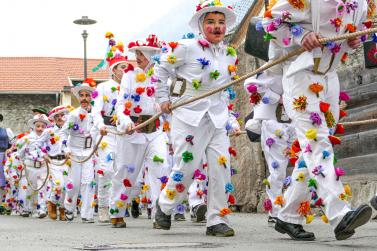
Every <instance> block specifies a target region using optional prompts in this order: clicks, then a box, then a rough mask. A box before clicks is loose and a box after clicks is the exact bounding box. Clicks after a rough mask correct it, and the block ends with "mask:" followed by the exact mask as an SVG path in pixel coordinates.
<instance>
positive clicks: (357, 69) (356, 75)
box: [338, 65, 377, 90]
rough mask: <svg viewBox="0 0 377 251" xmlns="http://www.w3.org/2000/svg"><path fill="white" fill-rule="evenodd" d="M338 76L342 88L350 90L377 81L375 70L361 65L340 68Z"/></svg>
mask: <svg viewBox="0 0 377 251" xmlns="http://www.w3.org/2000/svg"><path fill="white" fill-rule="evenodd" d="M338 76H339V81H340V85H341V89H342V90H351V89H352V88H358V87H360V86H363V85H368V84H370V83H375V82H377V71H376V70H375V69H365V68H364V67H363V65H359V66H354V67H347V68H345V69H341V70H339V71H338Z"/></svg>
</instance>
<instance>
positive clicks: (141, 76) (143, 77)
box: [136, 73, 147, 83]
mask: <svg viewBox="0 0 377 251" xmlns="http://www.w3.org/2000/svg"><path fill="white" fill-rule="evenodd" d="M146 79H147V75H145V73H137V74H136V82H138V83H142V82H144V81H145V80H146Z"/></svg>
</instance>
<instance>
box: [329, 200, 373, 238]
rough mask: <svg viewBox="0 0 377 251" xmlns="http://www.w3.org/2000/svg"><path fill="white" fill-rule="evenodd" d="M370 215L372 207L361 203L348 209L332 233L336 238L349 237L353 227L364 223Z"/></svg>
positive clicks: (352, 232)
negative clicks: (355, 207) (354, 208)
mask: <svg viewBox="0 0 377 251" xmlns="http://www.w3.org/2000/svg"><path fill="white" fill-rule="evenodd" d="M371 216H372V208H371V207H370V206H368V205H361V206H359V207H358V208H357V209H356V210H353V211H349V212H348V213H347V214H346V215H345V216H344V217H343V219H342V220H341V221H340V222H339V224H338V226H336V228H335V230H334V233H335V238H336V239H337V240H345V239H348V238H350V237H351V236H352V235H353V234H354V233H355V229H356V228H358V227H360V226H362V225H364V224H366V223H367V222H368V221H369V220H370V217H371Z"/></svg>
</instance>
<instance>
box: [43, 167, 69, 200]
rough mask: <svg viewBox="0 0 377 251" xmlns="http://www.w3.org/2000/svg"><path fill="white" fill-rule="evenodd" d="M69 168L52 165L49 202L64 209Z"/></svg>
mask: <svg viewBox="0 0 377 251" xmlns="http://www.w3.org/2000/svg"><path fill="white" fill-rule="evenodd" d="M64 174H68V166H67V165H64V166H55V165H54V164H52V163H51V164H50V182H49V183H50V189H51V193H50V195H49V198H48V201H50V202H52V203H53V204H56V205H57V206H59V207H64V197H65V189H64V185H65V182H66V180H67V175H65V176H64Z"/></svg>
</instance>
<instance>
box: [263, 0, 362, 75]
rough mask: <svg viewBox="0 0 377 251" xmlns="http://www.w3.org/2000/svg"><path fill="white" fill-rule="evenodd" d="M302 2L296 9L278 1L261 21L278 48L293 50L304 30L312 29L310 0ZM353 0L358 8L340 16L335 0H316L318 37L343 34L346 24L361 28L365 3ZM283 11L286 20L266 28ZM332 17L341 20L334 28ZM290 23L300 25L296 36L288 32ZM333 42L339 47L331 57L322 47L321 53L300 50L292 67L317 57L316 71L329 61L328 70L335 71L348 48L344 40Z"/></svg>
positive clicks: (325, 67)
mask: <svg viewBox="0 0 377 251" xmlns="http://www.w3.org/2000/svg"><path fill="white" fill-rule="evenodd" d="M298 2H299V1H298ZM305 2H306V4H305V7H304V8H302V9H298V8H295V7H294V6H293V5H292V4H290V2H289V1H287V0H281V1H278V2H277V3H276V4H275V5H274V6H273V7H272V9H271V14H272V19H265V20H264V22H263V26H264V28H265V30H266V31H268V32H269V33H270V34H272V35H273V36H274V37H275V38H276V39H273V41H274V42H276V43H277V44H278V45H280V46H281V47H284V48H286V49H287V50H293V49H296V48H298V47H300V46H301V41H302V39H303V38H304V36H305V35H306V34H307V33H309V32H311V31H314V28H315V25H313V20H317V19H312V6H311V4H312V2H313V0H306V1H305ZM348 2H353V1H348ZM356 2H358V7H357V8H356V10H355V11H350V12H349V13H348V12H347V11H344V12H343V13H342V15H340V13H339V12H337V11H336V9H337V8H336V7H337V5H338V3H339V1H337V0H321V1H320V2H319V4H320V5H319V8H320V13H319V19H318V20H317V21H318V33H319V34H320V36H321V37H333V36H337V35H341V34H344V33H346V32H348V31H347V25H348V24H352V25H354V26H355V27H356V28H357V29H358V30H360V29H362V28H363V24H362V23H363V22H365V20H366V16H367V3H366V1H365V0H357V1H356ZM317 4H318V3H317ZM284 13H290V19H286V20H285V21H284V22H283V23H282V24H280V25H276V29H275V30H272V31H271V30H268V26H269V24H271V22H273V21H276V20H279V19H280V20H281V18H283V16H284ZM336 18H339V19H341V20H342V22H341V25H340V26H339V27H338V28H336V27H335V25H334V24H332V21H334V20H335V19H336ZM294 25H298V26H299V27H301V28H302V33H301V34H300V35H293V34H292V32H291V31H292V29H291V27H292V26H294ZM313 26H314V27H313ZM315 32H317V31H315ZM336 43H337V44H340V46H341V47H340V50H339V52H338V53H336V54H335V57H334V58H333V53H332V51H331V49H330V48H329V47H326V46H325V47H324V49H323V52H322V53H321V51H320V50H315V52H304V53H303V54H301V55H300V56H299V57H298V58H299V59H301V60H297V61H296V62H297V63H296V64H293V65H292V67H295V68H297V69H301V68H302V69H304V68H306V67H312V65H313V62H312V60H310V58H313V57H320V58H321V62H320V65H319V69H318V70H319V71H320V72H326V71H327V70H328V67H329V66H330V65H331V61H333V63H332V67H331V68H330V69H329V70H330V71H332V70H335V69H336V67H337V65H338V63H339V62H340V60H341V57H342V55H343V54H344V53H345V52H347V51H349V50H350V48H349V46H348V45H347V43H346V42H336ZM313 53H315V56H313ZM308 59H309V60H308ZM297 69H296V70H297ZM291 71H292V70H291Z"/></svg>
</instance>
